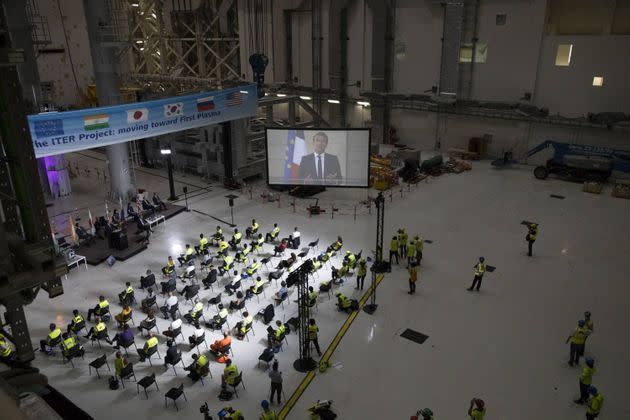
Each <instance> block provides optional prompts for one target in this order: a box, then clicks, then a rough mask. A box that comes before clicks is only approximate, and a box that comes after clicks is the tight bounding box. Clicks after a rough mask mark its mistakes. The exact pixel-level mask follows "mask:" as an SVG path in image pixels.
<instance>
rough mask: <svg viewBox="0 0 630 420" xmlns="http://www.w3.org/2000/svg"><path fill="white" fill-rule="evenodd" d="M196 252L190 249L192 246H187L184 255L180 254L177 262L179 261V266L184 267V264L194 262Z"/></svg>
mask: <svg viewBox="0 0 630 420" xmlns="http://www.w3.org/2000/svg"><path fill="white" fill-rule="evenodd" d="M194 252H195V250H194V249H192V248H191V247H190V244H186V249H185V250H184V253H183V254H179V257H177V261H179V266H180V267H182V266H183V265H184V264H186V263H188V262H189V261H190V260H192V259H193V253H194Z"/></svg>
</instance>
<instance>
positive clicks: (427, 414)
mask: <svg viewBox="0 0 630 420" xmlns="http://www.w3.org/2000/svg"><path fill="white" fill-rule="evenodd" d="M420 416H422V418H420ZM411 419H412V420H433V411H431V409H430V408H423V409H422V410H418V412H417V413H416V415H415V416H411Z"/></svg>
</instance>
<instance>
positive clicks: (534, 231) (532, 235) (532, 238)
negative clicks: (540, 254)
mask: <svg viewBox="0 0 630 420" xmlns="http://www.w3.org/2000/svg"><path fill="white" fill-rule="evenodd" d="M528 229H529V231H528V232H527V235H526V236H525V240H526V241H527V255H528V256H530V257H531V256H532V246H533V245H534V242H536V235H538V224H537V223H530V224H529V226H528Z"/></svg>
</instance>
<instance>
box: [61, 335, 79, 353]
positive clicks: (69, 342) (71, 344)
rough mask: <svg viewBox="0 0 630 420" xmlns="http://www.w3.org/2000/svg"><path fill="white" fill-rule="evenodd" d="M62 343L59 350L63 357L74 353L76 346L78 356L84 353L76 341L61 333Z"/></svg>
mask: <svg viewBox="0 0 630 420" xmlns="http://www.w3.org/2000/svg"><path fill="white" fill-rule="evenodd" d="M61 336H62V338H63V342H62V343H61V348H62V351H63V355H64V356H66V357H70V356H71V355H72V353H73V352H74V351H75V348H77V346H78V351H79V353H80V354H82V353H84V351H83V348H82V347H81V346H80V345H79V342H78V341H77V339H76V338H75V337H74V336H73V335H71V334H68V333H63V334H62V335H61Z"/></svg>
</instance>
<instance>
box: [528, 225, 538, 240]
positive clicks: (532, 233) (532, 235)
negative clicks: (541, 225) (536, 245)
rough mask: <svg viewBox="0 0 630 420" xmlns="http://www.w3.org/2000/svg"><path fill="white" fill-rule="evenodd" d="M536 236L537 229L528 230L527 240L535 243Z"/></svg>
mask: <svg viewBox="0 0 630 420" xmlns="http://www.w3.org/2000/svg"><path fill="white" fill-rule="evenodd" d="M536 235H538V228H529V235H528V237H529V240H530V241H535V240H536Z"/></svg>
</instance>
